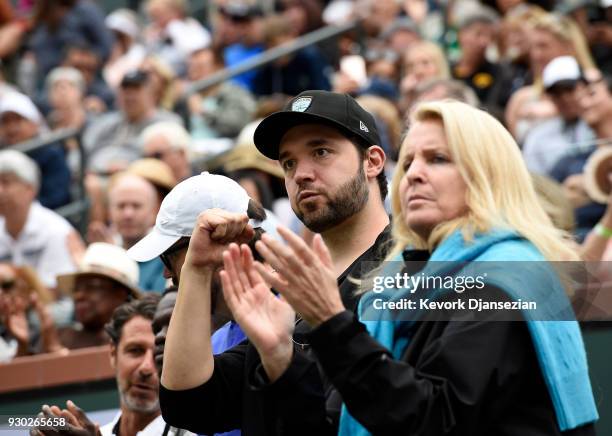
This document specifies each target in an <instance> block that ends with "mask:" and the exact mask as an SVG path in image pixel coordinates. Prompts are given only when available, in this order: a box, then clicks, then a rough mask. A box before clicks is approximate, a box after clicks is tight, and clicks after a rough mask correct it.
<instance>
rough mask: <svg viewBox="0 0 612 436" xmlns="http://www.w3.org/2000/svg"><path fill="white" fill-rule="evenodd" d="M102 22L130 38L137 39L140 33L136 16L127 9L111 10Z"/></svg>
mask: <svg viewBox="0 0 612 436" xmlns="http://www.w3.org/2000/svg"><path fill="white" fill-rule="evenodd" d="M104 24H106V27H108V28H109V29H110V30H115V31H117V32H120V33H124V34H126V35H128V36H129V37H131V38H132V39H137V38H138V35H139V34H140V28H139V26H138V17H137V16H136V14H135V13H134V12H132V11H131V10H129V9H117V10H115V11H113V12H111V13H110V14H109V15H108V16H107V17H106V19H105V20H104Z"/></svg>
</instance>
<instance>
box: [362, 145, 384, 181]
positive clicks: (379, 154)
mask: <svg viewBox="0 0 612 436" xmlns="http://www.w3.org/2000/svg"><path fill="white" fill-rule="evenodd" d="M365 160H366V162H365V172H366V177H367V178H368V179H375V178H376V176H378V175H379V174H380V173H381V172H382V171H384V170H385V161H386V160H387V157H386V155H385V152H384V150H383V149H382V147H380V146H378V145H372V146H370V147H369V148H368V149H367V150H366V155H365Z"/></svg>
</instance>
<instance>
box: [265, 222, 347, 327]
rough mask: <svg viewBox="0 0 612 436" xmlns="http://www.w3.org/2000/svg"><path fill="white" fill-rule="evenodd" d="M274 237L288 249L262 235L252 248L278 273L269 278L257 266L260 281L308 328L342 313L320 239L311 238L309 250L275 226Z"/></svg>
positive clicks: (332, 266) (330, 264)
mask: <svg viewBox="0 0 612 436" xmlns="http://www.w3.org/2000/svg"><path fill="white" fill-rule="evenodd" d="M278 233H279V234H280V235H281V236H282V238H283V239H284V240H285V241H287V244H288V245H286V246H285V245H283V244H281V243H280V242H278V241H276V240H274V239H273V238H271V237H270V236H268V235H265V234H264V235H263V236H262V238H261V241H258V242H257V244H256V245H255V248H256V249H257V251H258V252H259V253H260V254H261V255H262V256H263V258H264V259H265V260H266V262H267V263H268V264H270V265H271V266H272V268H274V269H275V270H276V271H278V272H279V274H276V275H275V274H272V273H271V272H270V271H268V270H267V269H266V268H265V266H264V265H262V264H261V263H259V262H258V263H256V264H255V267H256V268H257V271H258V272H259V273H260V274H261V276H262V277H263V279H264V280H266V282H268V283H270V284H271V285H272V287H273V288H274V289H275V290H277V291H278V292H280V294H281V295H282V296H283V297H284V298H285V299H286V300H287V302H288V303H289V304H291V306H292V307H293V309H295V311H296V312H297V313H298V314H300V315H301V316H302V318H304V320H306V322H308V324H310V325H311V326H318V325H319V324H321V323H323V322H325V321H327V320H328V319H330V318H331V317H333V316H334V315H336V314H338V313H340V312H343V311H344V310H345V308H344V305H343V304H342V298H341V297H340V291H339V290H338V283H337V280H336V276H335V274H334V265H333V262H332V259H331V255H330V254H329V250H328V249H327V247H326V245H325V243H324V242H323V239H322V238H321V235H318V234H317V235H315V237H314V239H313V244H312V245H313V246H312V248H310V247H309V246H308V245H307V244H306V243H305V242H304V241H303V240H302V239H301V238H300V237H299V236H297V235H296V234H295V233H293V232H292V231H291V230H289V229H287V228H286V227H283V226H279V227H278Z"/></svg>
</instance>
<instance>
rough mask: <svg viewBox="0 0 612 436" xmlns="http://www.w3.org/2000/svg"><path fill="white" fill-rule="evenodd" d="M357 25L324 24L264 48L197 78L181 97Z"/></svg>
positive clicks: (340, 33) (350, 23) (356, 22)
mask: <svg viewBox="0 0 612 436" xmlns="http://www.w3.org/2000/svg"><path fill="white" fill-rule="evenodd" d="M358 25H359V21H351V22H349V23H346V24H343V25H340V26H335V25H334V26H326V27H322V28H320V29H317V30H314V31H312V32H310V33H307V34H306V35H302V36H301V37H299V38H297V39H295V40H292V41H289V42H286V43H284V44H281V45H279V46H278V47H274V48H271V49H269V50H266V51H265V52H263V53H261V54H259V55H257V56H254V57H252V58H249V59H247V60H245V61H244V62H241V63H239V64H238V65H234V66H233V67H230V68H224V69H223V70H220V71H218V72H216V73H214V74H212V75H210V76H209V77H206V78H204V79H202V80H198V81H197V82H194V83H192V84H190V85H188V86H187V87H186V88H185V93H184V94H183V98H187V97H189V96H190V95H192V94H195V93H196V92H200V91H204V90H205V89H208V88H211V87H213V86H215V85H218V84H219V83H221V82H224V81H226V80H228V79H231V78H232V77H235V76H238V75H240V74H242V73H246V72H247V71H250V70H254V69H255V68H259V67H261V66H264V65H266V64H269V63H270V62H274V61H275V60H277V59H280V58H282V57H283V56H287V55H290V54H292V53H295V52H297V51H299V50H301V49H303V48H305V47H308V46H310V45H313V44H318V43H319V42H322V41H325V40H327V39H330V38H333V37H336V36H339V35H342V34H343V33H346V32H349V31H351V30H355V29H356V28H357V27H358Z"/></svg>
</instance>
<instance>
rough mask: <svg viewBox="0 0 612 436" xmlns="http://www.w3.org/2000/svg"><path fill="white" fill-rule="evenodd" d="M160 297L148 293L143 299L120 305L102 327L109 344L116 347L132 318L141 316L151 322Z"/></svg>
mask: <svg viewBox="0 0 612 436" xmlns="http://www.w3.org/2000/svg"><path fill="white" fill-rule="evenodd" d="M159 300H160V296H159V295H158V294H156V293H148V294H146V295H145V296H144V297H142V298H140V299H138V300H134V301H130V302H129V303H125V304H122V305H121V306H119V307H118V308H116V309H115V311H114V312H113V316H112V317H111V320H110V321H109V322H108V324H106V325H105V326H104V330H105V331H106V333H107V334H108V336H109V337H110V341H111V344H113V345H115V346H117V345H118V344H119V341H120V340H121V333H122V332H123V326H124V325H125V324H126V323H127V322H128V321H129V320H131V319H132V318H134V317H136V316H142V317H143V318H146V319H150V320H151V321H153V316H154V315H155V309H156V308H157V303H159Z"/></svg>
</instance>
